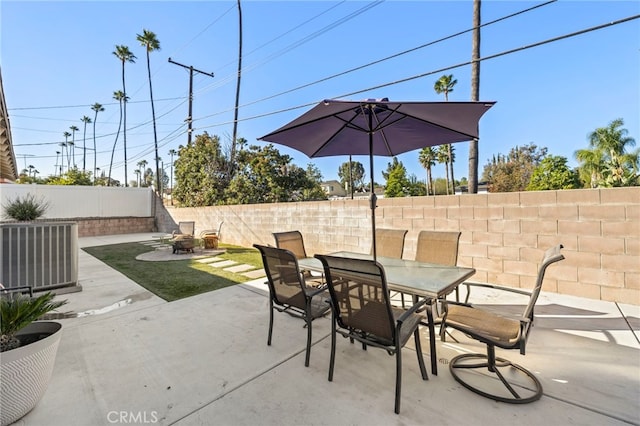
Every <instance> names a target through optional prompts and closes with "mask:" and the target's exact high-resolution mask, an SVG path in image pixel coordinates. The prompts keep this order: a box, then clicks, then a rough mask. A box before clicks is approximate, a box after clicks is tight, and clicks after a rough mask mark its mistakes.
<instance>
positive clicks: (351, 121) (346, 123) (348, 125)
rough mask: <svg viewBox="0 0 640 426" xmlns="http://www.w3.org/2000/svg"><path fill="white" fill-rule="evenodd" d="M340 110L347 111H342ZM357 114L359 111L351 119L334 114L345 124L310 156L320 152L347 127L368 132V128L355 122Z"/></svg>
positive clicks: (311, 156)
mask: <svg viewBox="0 0 640 426" xmlns="http://www.w3.org/2000/svg"><path fill="white" fill-rule="evenodd" d="M340 112H346V111H340ZM357 116H358V113H356V114H354V115H353V117H351V119H350V120H345V119H344V118H342V117H338V116H337V115H336V114H333V117H334V118H337V119H338V120H340V121H342V122H343V123H344V124H343V125H342V126H340V127H339V128H338V129H337V130H336V131H335V132H333V134H332V135H331V136H330V137H328V138H327V140H326V141H325V142H324V143H323V144H322V145H320V147H319V148H318V149H316V150H315V151H313V153H312V154H311V155H310V156H309V158H313V157H314V156H315V155H316V154H317V153H318V152H320V151H322V150H323V149H324V147H325V146H327V145H328V144H330V143H331V141H333V138H335V137H336V135H338V134H339V133H340V132H341V131H342V130H343V129H344V128H345V127H349V128H351V129H356V130H361V131H364V132H366V131H367V129H365V128H362V127H360V126H357V125H355V124H353V120H355V119H356V117H357ZM325 118H326V117H325Z"/></svg>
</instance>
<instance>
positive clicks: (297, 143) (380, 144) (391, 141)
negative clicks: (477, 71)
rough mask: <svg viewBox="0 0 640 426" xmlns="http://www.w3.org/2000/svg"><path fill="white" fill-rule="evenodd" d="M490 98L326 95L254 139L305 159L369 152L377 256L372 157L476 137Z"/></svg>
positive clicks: (374, 240) (491, 104)
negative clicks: (328, 97)
mask: <svg viewBox="0 0 640 426" xmlns="http://www.w3.org/2000/svg"><path fill="white" fill-rule="evenodd" d="M494 103H495V102H390V101H389V100H388V99H387V98H384V99H367V100H365V101H341V100H325V101H323V102H321V103H319V104H318V105H316V106H315V107H313V108H312V109H310V110H309V111H307V112H306V113H304V114H302V115H301V116H300V117H298V118H296V119H295V120H293V121H292V122H290V123H288V124H286V125H284V126H282V127H281V128H279V129H278V130H275V131H274V132H271V133H269V134H267V135H265V136H262V137H261V138H258V140H262V141H268V142H274V143H277V144H280V145H285V146H288V147H290V148H293V149H296V150H298V151H300V152H303V153H304V154H306V155H307V156H309V157H310V158H315V157H329V156H336V155H368V156H369V169H370V174H371V202H370V205H371V229H372V234H373V235H372V237H373V243H372V247H373V257H374V259H375V258H376V238H375V232H376V218H375V208H376V196H375V193H374V188H373V185H374V174H373V156H374V155H382V156H388V157H391V156H395V155H398V154H402V153H404V152H408V151H413V150H415V149H419V148H424V147H427V146H434V145H443V144H449V143H454V142H461V141H468V140H472V139H477V138H478V121H479V120H480V117H482V115H483V114H484V113H485V112H486V111H487V110H488V109H489V108H491V107H492V106H493V104H494Z"/></svg>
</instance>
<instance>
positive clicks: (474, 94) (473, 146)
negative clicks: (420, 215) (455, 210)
mask: <svg viewBox="0 0 640 426" xmlns="http://www.w3.org/2000/svg"><path fill="white" fill-rule="evenodd" d="M480 6H481V0H473V39H472V46H471V60H472V62H471V100H472V101H478V100H479V99H480V61H479V59H480V21H481V19H480ZM478 155H479V154H478V141H477V140H472V141H471V142H469V193H470V194H476V193H477V192H478Z"/></svg>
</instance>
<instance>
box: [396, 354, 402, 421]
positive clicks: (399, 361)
mask: <svg viewBox="0 0 640 426" xmlns="http://www.w3.org/2000/svg"><path fill="white" fill-rule="evenodd" d="M401 390H402V348H401V347H400V345H399V344H396V403H395V412H396V414H400V394H401Z"/></svg>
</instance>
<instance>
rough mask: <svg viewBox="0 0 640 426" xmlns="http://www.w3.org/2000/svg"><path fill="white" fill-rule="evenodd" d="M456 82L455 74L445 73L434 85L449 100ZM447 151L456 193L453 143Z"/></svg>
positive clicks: (438, 92)
mask: <svg viewBox="0 0 640 426" xmlns="http://www.w3.org/2000/svg"><path fill="white" fill-rule="evenodd" d="M456 84H458V80H456V79H454V78H453V74H449V75H443V76H442V77H440V78H439V79H438V80H437V81H436V82H435V84H434V85H433V89H434V90H435V91H436V93H437V94H440V93H444V100H445V102H449V93H450V92H453V87H454V86H455V85H456ZM447 152H448V155H449V161H448V163H449V168H450V171H451V184H452V185H453V188H454V189H453V192H452V193H453V194H455V193H456V191H455V186H456V184H455V182H456V180H455V179H454V177H453V148H451V144H448V145H447ZM447 193H449V189H448V188H447Z"/></svg>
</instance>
